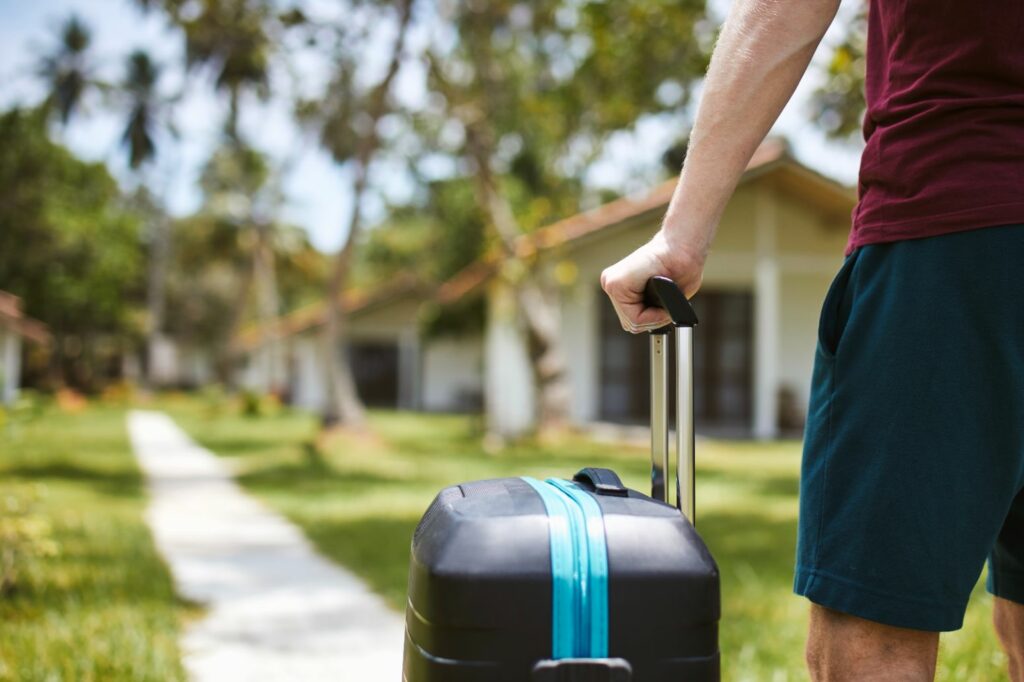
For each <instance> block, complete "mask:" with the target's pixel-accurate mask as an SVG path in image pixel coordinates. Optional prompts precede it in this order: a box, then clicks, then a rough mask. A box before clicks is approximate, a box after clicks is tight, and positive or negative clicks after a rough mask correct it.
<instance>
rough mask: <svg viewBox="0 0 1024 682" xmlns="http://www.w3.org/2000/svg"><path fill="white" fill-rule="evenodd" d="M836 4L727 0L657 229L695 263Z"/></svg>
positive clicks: (815, 0)
mask: <svg viewBox="0 0 1024 682" xmlns="http://www.w3.org/2000/svg"><path fill="white" fill-rule="evenodd" d="M838 7H839V0H734V2H733V6H732V9H731V10H730V12H729V16H728V18H727V19H726V22H725V25H724V27H723V30H722V34H721V36H720V37H719V40H718V44H717V45H716V47H715V50H714V53H713V54H712V58H711V66H710V68H709V69H708V74H707V78H706V79H705V84H704V93H703V96H702V98H701V103H700V106H699V108H698V110H697V119H696V121H695V123H694V126H693V131H692V132H691V134H690V141H689V146H688V149H687V153H686V162H685V164H684V167H683V172H682V175H681V176H680V179H679V184H678V185H677V186H676V190H675V193H674V194H673V196H672V201H671V203H670V204H669V209H668V212H667V214H666V216H665V220H664V223H663V226H662V231H663V236H664V238H665V239H667V240H668V241H669V242H670V243H671V244H672V245H673V247H674V248H681V249H685V250H686V251H688V252H689V253H690V254H691V255H692V256H693V257H695V258H698V259H700V260H703V258H704V257H705V256H706V254H707V251H708V249H709V247H710V244H711V239H712V237H713V236H714V230H715V227H716V226H717V225H718V221H719V220H720V218H721V216H722V212H723V211H724V210H725V205H726V203H727V202H728V200H729V197H730V196H731V195H732V193H733V191H734V190H735V188H736V183H737V182H738V181H739V178H740V176H741V175H742V174H743V171H744V169H745V168H746V166H747V163H749V161H750V157H751V156H752V155H753V153H754V151H755V150H756V149H757V146H758V145H759V144H760V143H761V141H762V140H763V139H764V137H765V135H767V134H768V131H769V130H770V129H771V127H772V125H773V124H774V123H775V120H776V119H777V118H778V116H779V114H780V113H781V112H782V109H783V107H785V105H786V102H788V101H789V98H790V97H791V96H792V95H793V91H794V90H795V89H796V86H797V83H799V82H800V78H801V77H802V76H803V74H804V71H806V70H807V65H808V64H809V63H810V60H811V57H812V56H813V54H814V51H815V49H816V48H817V46H818V43H819V42H821V38H822V36H823V35H824V34H825V31H826V29H827V28H828V25H829V24H830V23H831V22H832V19H833V18H834V17H835V14H836V11H837V9H838Z"/></svg>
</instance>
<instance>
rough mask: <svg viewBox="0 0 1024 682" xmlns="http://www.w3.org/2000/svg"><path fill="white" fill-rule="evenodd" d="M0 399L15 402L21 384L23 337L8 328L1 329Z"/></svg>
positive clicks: (8, 402) (5, 401)
mask: <svg viewBox="0 0 1024 682" xmlns="http://www.w3.org/2000/svg"><path fill="white" fill-rule="evenodd" d="M0 352H2V354H3V359H2V363H0V401H2V402H3V403H4V404H8V405H9V404H10V403H13V402H14V401H15V400H17V398H18V387H19V386H20V385H21V337H19V336H18V335H17V334H15V333H14V332H12V331H10V330H7V329H0Z"/></svg>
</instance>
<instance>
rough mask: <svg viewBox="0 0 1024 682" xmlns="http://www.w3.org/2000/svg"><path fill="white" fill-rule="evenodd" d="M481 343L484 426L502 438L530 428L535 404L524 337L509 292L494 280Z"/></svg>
mask: <svg viewBox="0 0 1024 682" xmlns="http://www.w3.org/2000/svg"><path fill="white" fill-rule="evenodd" d="M488 298H489V300H488V306H487V325H486V331H485V335H484V338H485V342H484V355H485V359H484V368H485V370H484V371H485V375H484V403H485V406H486V410H487V427H488V430H490V431H491V432H493V433H496V434H498V435H501V436H504V437H515V436H518V435H522V434H524V433H526V432H528V431H530V430H531V429H532V427H533V425H534V420H535V416H536V406H535V398H534V382H533V373H532V371H531V369H530V358H529V355H528V353H527V343H526V337H525V334H524V332H523V330H522V329H521V327H520V325H519V322H518V319H517V313H516V302H515V299H514V296H513V292H512V291H511V290H510V289H509V288H508V287H507V286H506V285H504V284H502V283H500V282H495V283H494V284H492V285H491V287H490V289H489V291H488Z"/></svg>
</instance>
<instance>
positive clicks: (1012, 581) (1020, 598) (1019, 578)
mask: <svg viewBox="0 0 1024 682" xmlns="http://www.w3.org/2000/svg"><path fill="white" fill-rule="evenodd" d="M985 589H986V590H987V591H988V593H989V594H991V595H993V596H995V597H999V598H1000V599H1006V600H1008V601H1012V602H1014V603H1017V604H1024V573H1020V572H1017V571H994V570H992V569H991V568H990V569H989V574H988V580H987V581H986V583H985Z"/></svg>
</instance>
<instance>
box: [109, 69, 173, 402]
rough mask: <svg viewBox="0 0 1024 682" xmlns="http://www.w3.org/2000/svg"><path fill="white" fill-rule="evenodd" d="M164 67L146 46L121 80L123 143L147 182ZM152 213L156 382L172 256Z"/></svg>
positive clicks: (149, 349)
mask: <svg viewBox="0 0 1024 682" xmlns="http://www.w3.org/2000/svg"><path fill="white" fill-rule="evenodd" d="M159 80H160V68H159V66H158V65H157V64H156V63H155V62H154V61H153V60H152V58H151V57H150V56H149V54H147V53H146V52H145V51H143V50H135V51H134V52H132V53H131V54H129V55H128V60H127V64H126V68H125V75H124V78H123V80H122V81H121V83H120V92H121V93H122V94H123V95H124V98H125V103H126V107H125V108H126V109H127V112H128V116H127V120H126V123H125V126H124V132H123V133H122V135H121V143H122V145H123V146H124V147H125V148H126V150H127V152H128V165H129V167H131V169H132V170H134V171H135V172H136V174H137V176H138V178H139V184H140V185H145V184H146V183H145V181H144V180H143V177H144V167H145V166H146V165H147V164H149V162H151V161H152V160H153V159H154V158H155V157H156V152H157V147H156V131H157V129H158V128H159V127H161V126H165V127H168V128H169V127H170V126H169V125H168V121H167V120H166V118H165V117H166V110H167V107H168V104H169V103H168V101H167V100H166V99H164V98H163V97H161V96H160V93H159V91H158V89H157V85H158V83H159ZM147 214H148V215H149V216H150V217H151V220H152V225H151V226H150V230H151V241H150V247H149V257H150V263H149V273H148V274H149V279H148V282H147V284H146V307H147V309H148V313H149V314H148V324H147V328H146V357H147V359H148V361H147V362H146V380H147V383H148V384H149V385H150V386H152V385H153V384H154V383H155V380H156V377H155V375H154V362H153V360H154V358H155V357H156V349H157V346H158V344H159V342H160V338H161V334H162V331H163V326H164V307H165V295H164V291H165V286H166V279H167V263H168V261H169V260H170V248H171V235H170V223H169V222H168V221H167V218H166V216H165V215H163V214H162V212H161V211H159V210H150V211H147Z"/></svg>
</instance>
